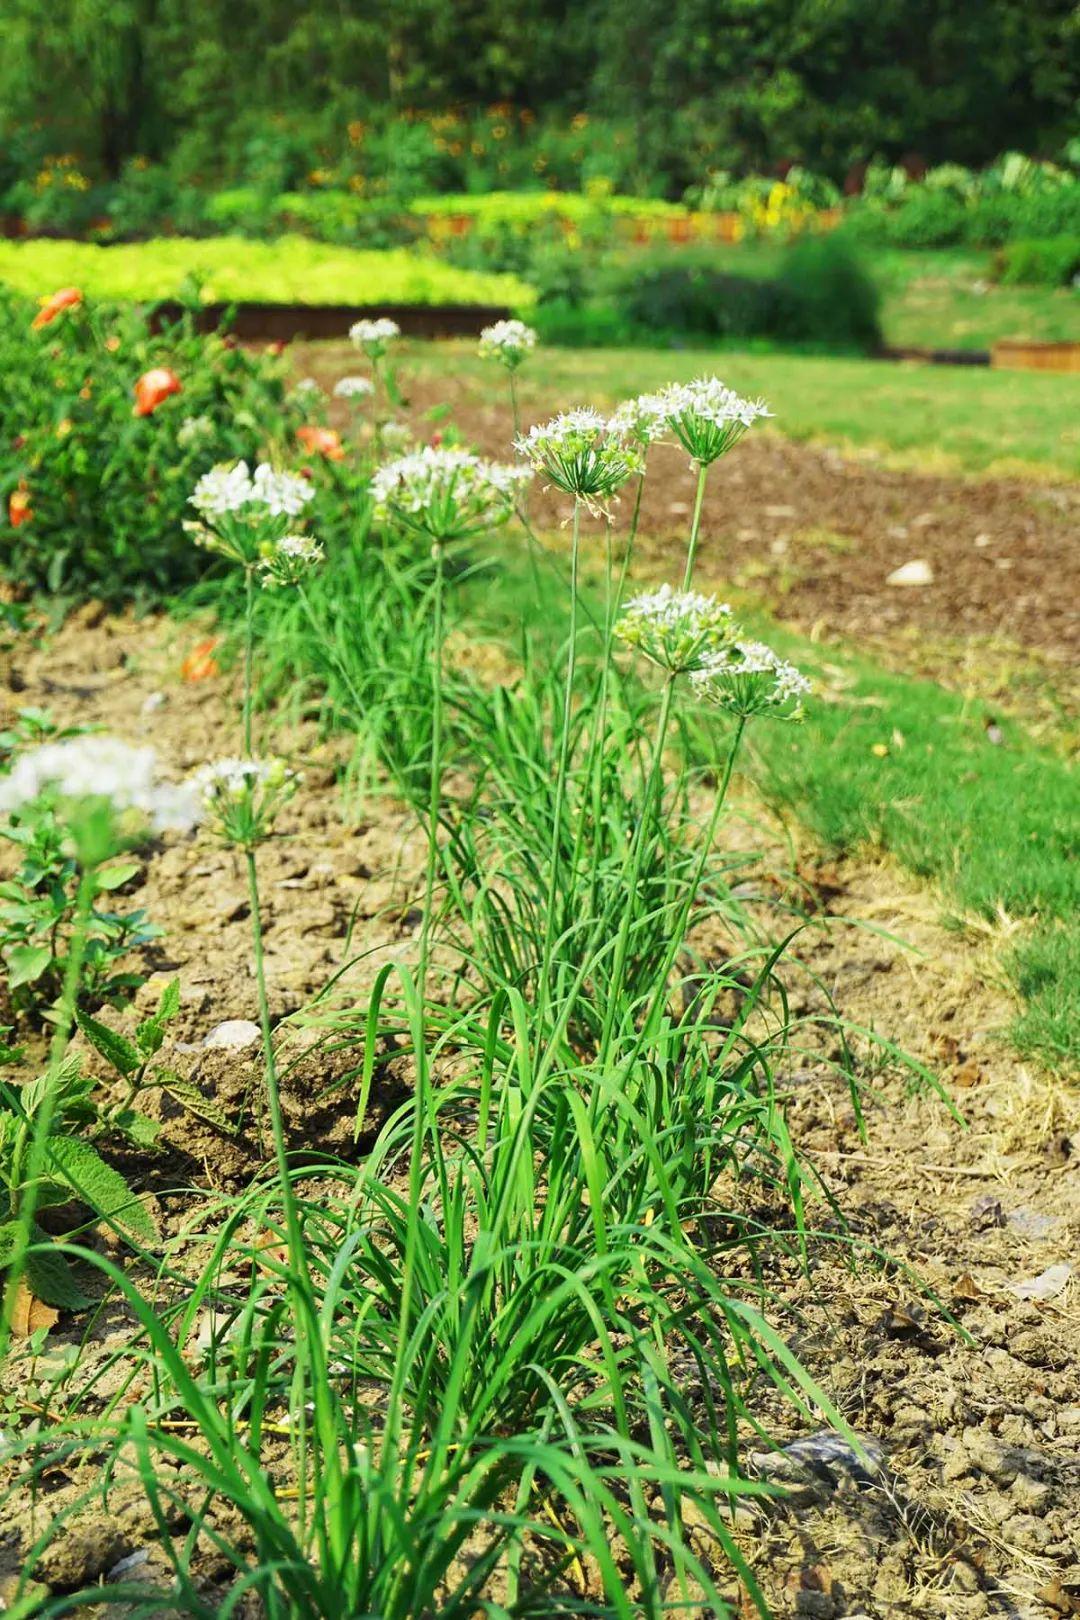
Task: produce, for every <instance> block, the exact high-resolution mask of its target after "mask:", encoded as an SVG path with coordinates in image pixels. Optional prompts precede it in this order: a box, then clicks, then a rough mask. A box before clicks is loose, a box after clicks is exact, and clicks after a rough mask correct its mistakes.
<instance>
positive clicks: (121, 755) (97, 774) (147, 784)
mask: <svg viewBox="0 0 1080 1620" xmlns="http://www.w3.org/2000/svg"><path fill="white" fill-rule="evenodd" d="M46 797H47V798H49V799H51V800H53V801H63V802H64V803H65V805H66V806H68V808H69V809H71V808H72V807H74V809H75V811H76V814H77V811H78V807H79V806H80V805H90V806H97V805H100V804H104V805H105V806H106V807H107V808H108V809H109V810H110V811H111V812H112V813H114V814H117V815H122V814H124V813H125V812H128V811H135V812H137V813H139V814H140V815H143V816H145V817H146V819H147V820H148V821H149V823H150V825H151V827H152V828H153V829H154V831H155V832H163V831H164V830H165V829H166V828H168V827H174V828H180V829H185V830H186V829H188V828H190V827H191V826H193V825H194V823H195V821H196V820H197V819H198V806H197V801H196V799H195V798H194V796H193V795H192V794H191V793H190V792H189V791H188V789H187V788H185V787H183V786H180V787H178V786H176V784H175V783H171V782H163V781H162V780H161V779H160V776H159V774H158V764H157V755H156V754H155V753H154V750H153V749H152V748H135V747H133V746H132V745H131V744H130V743H125V742H121V741H120V739H119V738H117V737H103V736H100V735H95V734H89V735H86V736H78V737H67V738H64V739H63V740H61V741H60V742H47V743H42V744H41V745H40V746H39V747H37V748H31V749H30V750H29V751H28V752H26V753H24V754H20V755H19V757H18V759H17V760H16V761H15V765H14V767H13V769H12V771H11V774H10V775H9V776H5V777H3V778H0V814H5V815H11V814H14V813H17V812H18V811H20V810H23V809H25V808H26V807H27V806H28V805H30V804H33V803H34V802H35V801H37V800H39V799H42V798H46Z"/></svg>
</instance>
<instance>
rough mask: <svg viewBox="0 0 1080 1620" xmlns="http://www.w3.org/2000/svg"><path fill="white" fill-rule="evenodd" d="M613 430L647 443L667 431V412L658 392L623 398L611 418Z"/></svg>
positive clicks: (638, 441) (643, 443)
mask: <svg viewBox="0 0 1080 1620" xmlns="http://www.w3.org/2000/svg"><path fill="white" fill-rule="evenodd" d="M611 424H612V426H613V427H614V428H615V430H616V431H617V432H619V433H622V434H624V435H625V436H626V438H628V439H634V440H636V441H637V443H638V444H641V445H649V444H652V443H654V442H655V440H657V439H662V438H663V436H664V434H665V432H666V431H667V425H668V412H667V407H666V405H665V404H664V400H663V396H662V395H660V394H638V395H637V396H636V397H635V398H634V399H627V400H624V401H623V403H622V404H621V405H620V406H619V408H618V410H617V411H616V412H615V414H614V415H613V416H612V418H611Z"/></svg>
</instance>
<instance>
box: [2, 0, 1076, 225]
mask: <svg viewBox="0 0 1080 1620" xmlns="http://www.w3.org/2000/svg"><path fill="white" fill-rule="evenodd" d="M0 25H2V30H3V37H4V52H3V56H2V59H0V130H5V131H10V132H11V137H12V150H11V151H10V154H9V156H8V161H7V162H6V163H5V161H4V159H3V158H2V157H0V190H3V189H5V187H6V186H9V185H11V184H12V183H13V182H14V181H15V180H30V181H32V179H33V176H34V173H35V171H36V168H37V164H38V162H39V160H40V158H41V157H42V156H43V155H45V154H47V153H53V154H56V153H61V152H75V153H77V154H79V156H80V158H81V159H82V160H84V162H85V166H86V168H87V170H88V172H89V173H90V175H91V178H92V179H95V180H96V179H110V180H116V179H117V178H119V177H121V176H123V177H124V181H125V186H126V187H127V188H128V195H127V196H126V198H125V202H124V209H125V212H126V213H127V214H128V216H129V218H133V217H134V216H135V215H136V214H137V213H138V212H139V209H140V207H141V206H143V205H144V204H145V203H146V202H147V201H148V200H149V199H147V197H146V196H145V195H144V194H143V193H144V191H145V189H148V187H149V185H150V184H151V183H148V185H147V187H146V188H144V186H143V182H142V181H141V180H140V179H139V175H138V171H137V170H134V171H133V170H132V169H131V167H130V165H131V162H132V160H133V159H150V160H151V161H154V162H159V161H162V160H166V159H167V160H169V164H170V168H171V171H172V174H173V175H174V177H175V179H176V180H177V181H178V182H180V183H181V185H185V184H190V183H195V184H198V185H202V186H204V187H205V186H208V185H209V184H211V183H214V182H218V183H220V182H222V181H226V182H232V183H236V182H240V183H245V184H246V183H249V181H250V180H251V178H252V177H257V182H258V184H259V186H260V187H262V188H265V189H266V190H267V191H268V192H273V191H285V190H289V189H291V188H293V187H295V186H297V185H301V184H304V183H305V182H306V180H307V177H308V175H309V173H310V172H311V171H312V170H322V169H324V168H325V167H326V166H327V165H330V166H334V165H337V164H339V163H341V162H343V161H344V162H348V161H351V160H353V159H355V158H357V157H358V156H359V153H360V149H361V148H363V149H364V151H365V155H366V158H367V159H368V160H369V161H370V163H371V164H372V165H373V167H374V170H375V171H376V172H377V173H378V174H379V175H380V177H381V180H382V182H383V183H384V184H385V188H386V189H387V190H388V191H390V192H391V193H394V194H399V195H400V194H408V193H409V192H410V191H411V192H415V191H417V190H421V189H425V188H428V189H430V188H434V189H467V190H468V189H482V188H483V187H484V186H490V185H492V184H503V185H521V184H522V182H523V180H524V179H531V180H534V181H535V178H536V177H537V176H539V177H540V179H541V180H542V182H544V183H548V182H551V183H555V184H558V185H561V186H572V185H580V184H581V183H582V182H584V181H588V180H589V179H590V178H596V177H604V178H606V179H610V180H612V181H614V182H615V184H616V185H618V186H619V187H620V188H621V189H626V190H633V191H649V190H656V189H659V190H662V191H665V192H667V193H669V194H672V195H677V194H678V193H679V192H681V190H682V189H683V188H684V187H685V186H687V185H689V184H695V183H697V182H699V181H700V180H701V178H702V176H703V174H704V173H705V171H706V170H707V169H709V168H715V167H723V168H730V169H735V170H739V171H746V170H753V169H757V170H759V171H761V170H767V171H769V172H777V171H778V170H779V169H781V168H782V167H783V166H784V165H786V164H789V163H791V162H792V161H797V162H801V163H803V164H807V165H809V166H810V167H813V168H816V169H821V170H823V171H825V172H827V173H829V174H831V175H832V177H833V178H834V179H836V180H838V181H841V180H843V179H844V176H845V173H846V171H847V170H848V168H849V167H850V165H852V164H853V163H857V162H860V161H863V160H865V159H867V158H869V157H871V156H872V155H873V154H875V153H881V154H884V155H885V156H886V157H888V158H890V159H899V158H901V157H903V156H904V155H905V154H909V153H918V154H919V155H920V156H921V157H923V158H924V159H926V160H928V161H931V162H939V161H941V160H942V159H951V160H954V161H958V162H964V163H976V164H977V163H984V162H986V161H987V159H988V158H990V157H991V156H992V155H993V154H994V152H995V151H996V150H998V149H999V146H1000V143H1001V139H1002V131H1007V132H1008V138H1009V140H1010V141H1011V142H1012V144H1014V145H1016V146H1019V147H1023V148H1024V149H1026V150H1030V151H1040V150H1042V151H1053V150H1056V149H1057V148H1058V147H1060V145H1061V144H1062V142H1063V141H1064V140H1065V139H1066V138H1067V137H1068V136H1069V135H1070V134H1071V133H1072V131H1073V127H1074V123H1073V121H1074V113H1075V105H1076V97H1077V92H1078V87H1080V65H1078V64H1080V53H1078V51H1077V33H1076V13H1075V8H1074V6H1073V4H1072V0H981V3H980V4H978V5H972V3H971V0H933V3H932V0H893V3H892V4H887V5H884V6H883V5H881V4H877V3H873V0H842V3H839V4H832V5H824V4H822V3H821V0H782V3H781V4H778V5H761V4H758V5H741V6H737V7H732V6H731V5H730V3H728V0H636V3H635V4H634V5H633V6H629V7H628V6H626V5H625V4H617V3H616V0H582V3H580V4H578V5H576V6H571V5H569V4H568V3H567V0H556V3H554V4H553V3H552V0H506V3H500V4H497V5H496V4H495V3H494V0H470V3H469V4H467V5H466V4H458V5H447V4H445V0H443V3H437V0H393V3H391V0H375V3H368V0H341V3H340V4H338V5H335V6H333V7H316V6H310V5H309V6H299V7H298V6H295V5H294V6H285V5H281V4H278V3H276V0H275V3H267V4H263V5H253V4H251V3H250V0H249V3H248V4H240V5H236V4H227V3H226V0H194V3H192V0H57V3H56V4H55V5H51V6H48V7H45V8H42V7H41V6H40V5H39V4H38V3H37V0H3V4H2V5H0ZM493 103H494V104H496V106H499V105H501V104H503V103H513V104H514V105H515V106H516V107H517V108H519V109H527V110H529V111H530V113H531V115H532V121H531V122H530V123H529V125H528V129H527V130H526V132H525V133H526V134H527V136H528V139H527V140H526V141H524V142H522V143H519V144H520V145H521V149H522V150H521V154H520V155H519V154H516V153H515V150H514V149H515V141H514V140H513V139H512V137H511V135H509V134H503V135H500V136H496V137H494V139H493V140H492V141H491V142H488V143H487V146H486V149H485V150H484V151H482V152H477V151H476V150H474V143H473V141H472V140H465V141H462V142H456V141H446V142H444V143H443V144H442V146H440V145H438V144H437V143H436V142H435V141H433V140H432V138H431V131H430V130H429V129H428V128H426V126H425V125H424V124H423V122H422V121H421V120H420V119H418V118H417V117H416V116H415V114H416V113H417V112H424V111H433V110H434V111H438V110H442V109H446V108H448V107H465V108H475V109H477V110H478V111H483V110H486V109H488V108H490V106H491V104H493ZM583 112H584V113H587V114H588V115H589V116H590V119H591V122H590V125H589V127H588V128H585V127H583V126H582V125H581V124H580V123H577V124H574V123H572V119H573V118H574V115H578V114H581V113H583ZM360 123H362V124H364V125H365V126H366V127H365V129H364V130H363V132H362V134H358V133H357V125H358V124H360ZM545 126H549V129H548V135H549V138H548V139H547V140H546V141H545V143H544V144H543V145H542V146H540V145H534V144H531V143H532V142H533V140H534V137H535V135H536V134H537V133H538V132H539V131H541V130H543V129H545ZM455 148H460V149H457V150H455ZM526 154H527V155H526ZM541 156H542V158H543V163H542V166H540V167H536V166H535V162H536V160H537V159H538V158H540V157H541ZM5 168H6V169H7V170H8V174H7V177H6V178H5V175H4V170H5ZM153 184H156V182H153ZM80 195H81V194H80V193H78V192H75V193H72V194H65V188H64V186H63V185H62V184H60V185H56V186H50V187H47V188H45V190H44V191H42V192H41V193H39V194H37V195H36V196H34V197H32V198H31V199H30V200H31V201H32V202H33V203H34V204H35V205H36V206H39V207H40V210H41V211H42V213H48V212H49V211H50V210H51V209H52V208H53V207H54V205H55V203H56V201H57V199H59V200H60V201H61V202H62V203H64V204H65V205H68V206H70V207H75V206H77V205H79V198H80ZM180 200H181V198H180V195H179V192H178V194H177V201H178V202H179V201H180ZM93 203H94V200H93V198H92V196H86V197H85V202H84V204H83V205H82V206H85V208H86V210H87V213H88V217H93V212H92V210H93Z"/></svg>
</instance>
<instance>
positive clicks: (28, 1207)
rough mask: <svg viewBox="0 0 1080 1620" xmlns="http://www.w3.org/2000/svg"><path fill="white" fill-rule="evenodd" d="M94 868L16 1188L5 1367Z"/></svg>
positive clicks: (75, 928)
mask: <svg viewBox="0 0 1080 1620" xmlns="http://www.w3.org/2000/svg"><path fill="white" fill-rule="evenodd" d="M95 870H96V869H95V868H93V867H85V866H84V867H83V868H82V870H81V872H80V874H79V887H78V890H77V891H76V895H75V911H74V919H73V923H72V930H71V945H70V947H69V950H68V959H67V962H66V963H65V966H64V982H63V986H62V988H61V992H60V1004H59V1011H58V1016H57V1020H56V1027H55V1029H54V1030H53V1037H52V1040H51V1042H50V1043H49V1063H48V1068H47V1070H46V1073H47V1075H48V1084H47V1086H46V1087H45V1094H44V1096H43V1098H42V1100H41V1104H40V1106H39V1108H38V1110H37V1112H36V1113H35V1115H34V1119H33V1134H32V1136H31V1138H30V1149H29V1153H28V1154H27V1158H26V1175H25V1178H24V1179H23V1181H22V1184H21V1186H18V1187H16V1188H15V1189H14V1191H13V1200H14V1201H15V1203H16V1205H17V1208H16V1209H13V1211H12V1213H13V1214H17V1218H18V1221H19V1230H18V1232H17V1234H16V1236H15V1242H14V1245H13V1248H12V1251H11V1257H10V1259H9V1261H8V1268H7V1282H6V1284H5V1287H4V1302H3V1316H2V1319H0V1365H3V1361H4V1358H5V1356H6V1354H7V1347H8V1341H9V1338H10V1335H11V1319H12V1313H13V1311H14V1308H15V1298H16V1295H17V1293H18V1288H19V1283H20V1281H21V1280H22V1275H23V1271H24V1269H25V1266H26V1254H27V1250H28V1249H29V1248H30V1246H31V1244H32V1242H33V1232H34V1217H35V1216H36V1214H37V1205H38V1196H39V1193H40V1184H41V1177H42V1174H43V1172H44V1170H45V1161H46V1156H47V1154H48V1149H49V1133H50V1132H51V1130H52V1123H53V1119H54V1118H55V1115H56V1106H57V1102H58V1101H59V1094H60V1088H59V1086H58V1085H57V1083H56V1082H57V1079H58V1076H59V1072H60V1065H61V1063H62V1062H63V1060H64V1056H65V1053H66V1052H67V1048H68V1042H69V1040H70V1039H71V1029H72V1025H73V1024H74V1022H75V1006H76V1002H77V1001H78V996H79V985H80V983H81V981H82V969H83V962H84V960H85V956H86V940H87V935H88V934H89V931H90V914H91V911H92V909H93V902H94V892H95V887H96V884H95Z"/></svg>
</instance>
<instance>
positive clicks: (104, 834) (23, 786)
mask: <svg viewBox="0 0 1080 1620" xmlns="http://www.w3.org/2000/svg"><path fill="white" fill-rule="evenodd" d="M197 813H198V811H197V805H196V802H195V800H194V798H193V797H192V795H191V794H190V793H189V792H187V791H186V790H185V789H184V788H183V787H182V786H178V785H176V784H173V783H170V782H166V781H163V780H162V779H161V776H160V773H159V771H158V767H157V761H156V758H155V755H154V752H153V750H152V749H150V748H134V747H132V746H131V745H130V744H127V743H123V742H121V741H119V740H118V739H116V738H111V737H103V736H98V735H80V736H75V737H69V738H63V739H61V740H59V741H50V742H45V743H41V744H40V745H38V746H37V747H36V748H32V749H30V750H28V751H27V752H25V753H22V754H20V755H18V756H17V757H16V759H15V761H14V764H13V767H12V769H11V771H10V772H9V774H8V775H6V776H3V777H0V837H2V838H3V839H4V840H5V841H6V842H7V843H9V844H11V845H13V846H14V847H15V848H16V849H17V850H18V851H19V857H20V864H19V867H18V869H17V870H16V872H15V873H14V875H13V876H12V877H11V878H9V879H8V880H7V882H5V883H4V884H2V885H0V956H2V957H3V959H4V962H5V964H6V967H7V982H8V990H9V993H10V994H11V997H12V1001H13V1004H14V1006H15V1009H16V1010H17V1011H20V1012H22V1013H25V1014H27V1015H28V1016H33V1017H35V1018H40V1017H42V1016H44V1014H45V1012H46V1011H47V1010H48V1009H49V1008H51V1007H53V1006H54V1005H55V1003H56V1001H57V998H58V997H59V995H60V992H61V988H62V985H63V982H64V977H65V972H66V970H67V967H68V964H69V961H70V959H71V955H72V951H73V947H74V943H75V940H76V936H78V944H79V973H78V983H77V986H76V988H75V999H76V1002H77V1003H79V1004H84V1005H85V1004H90V1005H95V1004H98V1005H100V1004H101V1003H103V1002H110V1003H113V1004H116V1003H118V1002H119V1001H121V1000H122V999H123V998H124V996H125V995H126V994H127V993H128V992H130V991H132V990H134V989H136V988H137V987H138V986H139V985H140V984H141V983H142V982H143V976H142V975H141V974H140V973H138V972H135V971H132V970H130V969H128V970H123V971H122V970H121V969H120V968H119V967H118V964H119V962H120V961H121V960H122V959H123V958H127V957H130V956H131V954H132V953H133V952H135V951H137V950H139V949H140V948H141V947H143V946H145V945H147V944H149V943H150V942H151V941H152V940H154V939H157V938H159V937H160V934H161V930H160V928H157V927H156V926H155V925H154V924H152V923H151V922H149V920H148V918H147V914H146V912H145V910H143V909H136V910H133V911H125V912H119V911H117V910H115V909H114V905H113V903H112V902H111V901H110V902H108V903H105V902H104V898H103V897H105V896H109V895H112V894H114V893H115V892H116V891H117V890H119V889H121V888H123V887H124V886H125V885H126V884H127V883H129V882H130V881H131V880H132V879H133V878H134V877H136V875H137V874H138V872H139V862H138V861H137V860H134V861H133V860H124V859H120V857H121V856H123V855H124V854H125V853H126V852H127V851H129V850H130V849H132V848H133V847H137V845H138V844H139V843H140V842H141V841H142V839H143V838H144V837H145V835H146V833H147V832H162V831H164V830H166V829H177V830H181V831H183V830H187V829H189V828H190V827H191V826H192V825H193V824H194V821H195V819H196V817H197Z"/></svg>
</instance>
